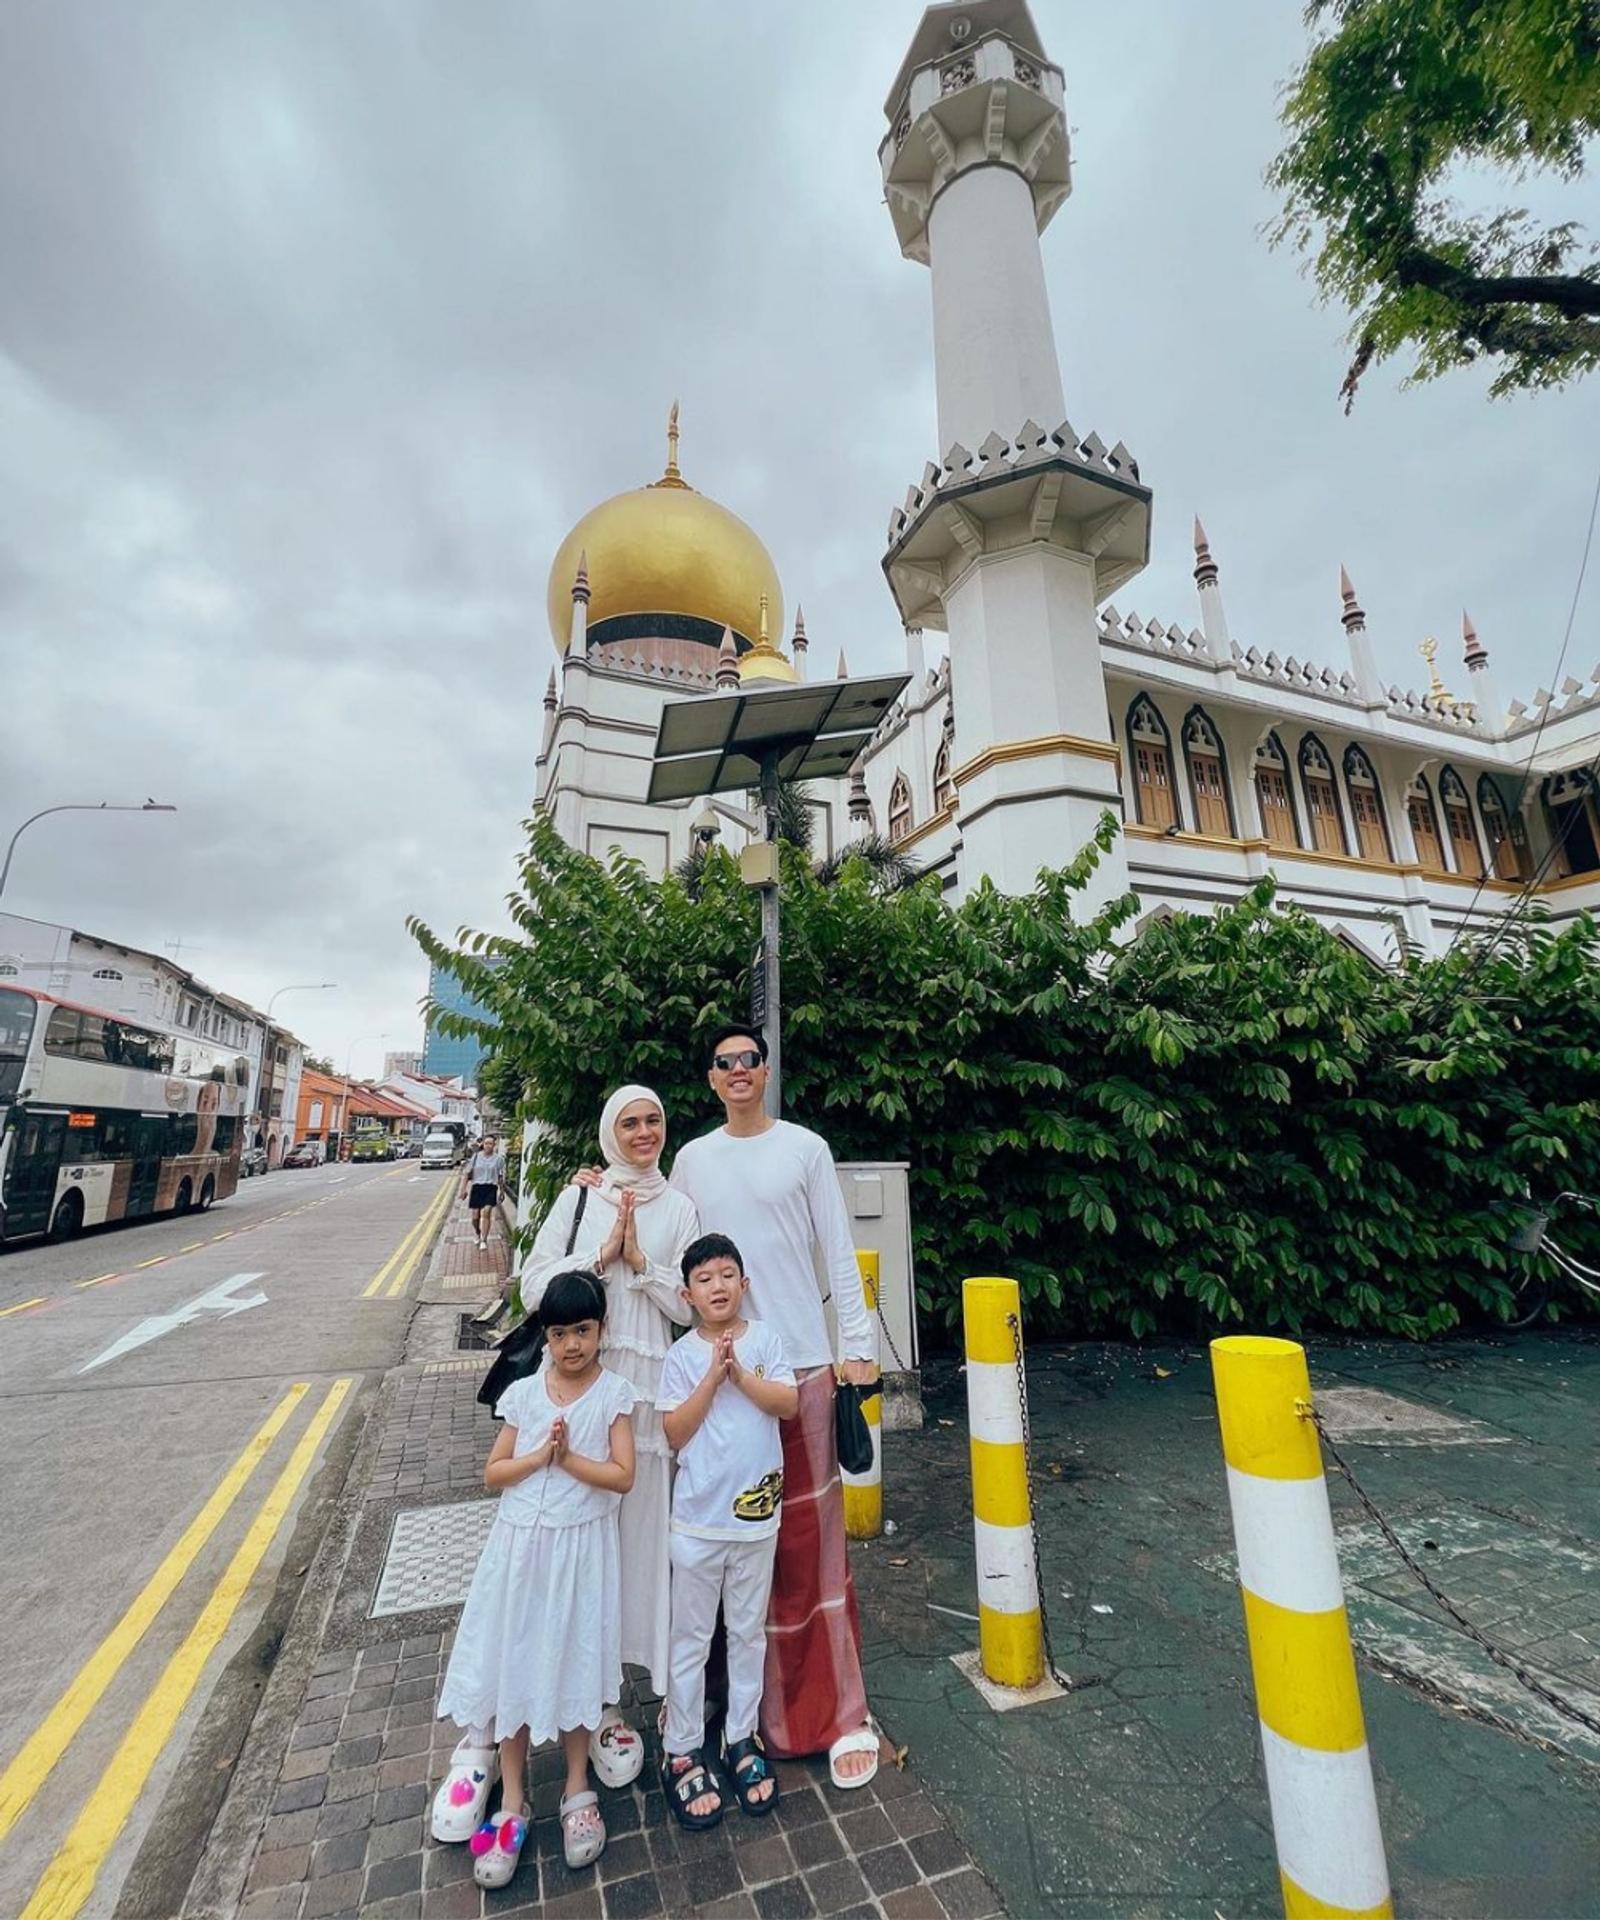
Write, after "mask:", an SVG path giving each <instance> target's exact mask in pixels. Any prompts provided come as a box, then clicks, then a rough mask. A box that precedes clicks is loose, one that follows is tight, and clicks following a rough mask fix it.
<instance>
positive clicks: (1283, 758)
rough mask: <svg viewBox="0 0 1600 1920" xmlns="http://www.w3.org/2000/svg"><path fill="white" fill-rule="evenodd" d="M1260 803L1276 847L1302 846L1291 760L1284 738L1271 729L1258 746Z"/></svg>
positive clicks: (1268, 835) (1263, 826)
mask: <svg viewBox="0 0 1600 1920" xmlns="http://www.w3.org/2000/svg"><path fill="white" fill-rule="evenodd" d="M1254 775H1255V787H1256V806H1257V808H1258V809H1259V811H1260V814H1261V831H1262V833H1263V834H1265V835H1266V839H1267V844H1268V845H1269V846H1273V847H1298V846H1299V844H1300V835H1299V831H1298V830H1297V828H1296V825H1295V817H1294V795H1293V794H1292V793H1291V792H1290V791H1289V760H1288V756H1287V755H1286V754H1285V753H1284V750H1283V742H1282V741H1281V740H1280V739H1279V738H1278V736H1277V735H1276V734H1275V733H1269V734H1268V735H1267V737H1266V739H1265V740H1263V741H1262V742H1261V745H1260V746H1259V747H1257V748H1256V761H1255V768H1254Z"/></svg>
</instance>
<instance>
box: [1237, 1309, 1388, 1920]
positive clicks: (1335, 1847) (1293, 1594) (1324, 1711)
mask: <svg viewBox="0 0 1600 1920" xmlns="http://www.w3.org/2000/svg"><path fill="white" fill-rule="evenodd" d="M1211 1373H1212V1378H1213V1380H1214V1381H1215V1383H1216V1390H1217V1418H1218V1421H1219V1422H1220V1424H1221V1427H1222V1452H1223V1456H1224V1458H1225V1459H1226V1461H1227V1467H1228V1500H1229V1503H1230V1505H1231V1506H1232V1508H1233V1532H1234V1539H1235V1541H1236V1543H1237V1545H1238V1549H1239V1584H1240V1586H1241V1587H1242V1588H1243V1590H1244V1618H1245V1630H1246V1633H1247V1635H1248V1637H1249V1641H1250V1667H1251V1672H1252V1674H1253V1676H1254V1679H1255V1689H1256V1709H1257V1712H1258V1714H1259V1715H1260V1721H1261V1747H1262V1753H1263V1755H1264V1758H1265V1761H1266V1770H1267V1794H1268V1797H1269V1798H1270V1800H1271V1803H1272V1831H1273V1835H1274V1838H1275V1839H1276V1842H1277V1848H1278V1873H1279V1879H1280V1880H1281V1882H1282V1887H1283V1909H1284V1913H1285V1915H1286V1916H1287V1920H1333V1917H1334V1916H1339V1917H1340V1920H1343V1917H1344V1916H1361V1920H1380V1916H1392V1914H1393V1912H1394V1908H1393V1906H1392V1904H1391V1903H1390V1899H1389V1870H1388V1867H1387V1865H1386V1864H1385V1861H1384V1854H1383V1834H1382V1831H1381V1830H1380V1828H1379V1825H1378V1803H1377V1799H1376V1797H1375V1795H1374V1793H1373V1788H1372V1760H1371V1756H1370V1755H1369V1754H1368V1752H1367V1736H1366V1728H1365V1725H1364V1723H1363V1721H1362V1717H1361V1695H1360V1692H1359V1691H1358V1689H1357V1686H1356V1663H1355V1655H1354V1654H1353V1653H1352V1652H1351V1648H1350V1623H1349V1620H1348V1619H1347V1618H1346V1615H1345V1607H1344V1587H1343V1585H1342V1583H1341V1581H1340V1579H1339V1558H1338V1553H1337V1550H1336V1548H1335V1546H1334V1539H1333V1516H1332V1513H1331V1512H1330V1510H1329V1507H1328V1483H1327V1481H1326V1480H1325V1479H1324V1478H1323V1474H1322V1449H1321V1448H1320V1447H1319V1446H1318V1444H1317V1430H1316V1427H1315V1425H1314V1424H1313V1422H1312V1420H1311V1377H1310V1375H1309V1374H1308V1373H1307V1371H1306V1355H1305V1349H1304V1348H1303V1347H1302V1346H1300V1345H1298V1344H1297V1343H1296V1342H1295V1341H1293V1340H1273V1339H1264V1338H1258V1337H1256V1336H1253V1335H1237V1336H1234V1337H1232V1338H1229V1339H1225V1340H1213V1341H1212V1343H1211Z"/></svg>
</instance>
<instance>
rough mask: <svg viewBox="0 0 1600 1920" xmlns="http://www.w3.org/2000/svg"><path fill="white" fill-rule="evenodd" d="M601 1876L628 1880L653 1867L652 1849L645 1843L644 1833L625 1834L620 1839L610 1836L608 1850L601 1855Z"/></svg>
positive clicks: (607, 1821) (607, 1824)
mask: <svg viewBox="0 0 1600 1920" xmlns="http://www.w3.org/2000/svg"><path fill="white" fill-rule="evenodd" d="M606 1826H607V1829H608V1836H609V1830H610V1827H611V1821H610V1817H609V1812H608V1816H607V1820H606ZM599 1864H600V1878H601V1879H602V1880H603V1881H606V1880H627V1879H630V1878H631V1877H632V1876H633V1875H634V1874H636V1873H648V1872H649V1871H650V1869H651V1865H652V1862H651V1859H650V1849H649V1848H648V1847H647V1846H646V1845H645V1839H644V1835H643V1834H642V1833H628V1834H624V1835H623V1836H622V1837H621V1838H620V1839H617V1838H613V1837H608V1838H607V1841H606V1850H605V1852H604V1853H603V1854H601V1856H600V1863H599Z"/></svg>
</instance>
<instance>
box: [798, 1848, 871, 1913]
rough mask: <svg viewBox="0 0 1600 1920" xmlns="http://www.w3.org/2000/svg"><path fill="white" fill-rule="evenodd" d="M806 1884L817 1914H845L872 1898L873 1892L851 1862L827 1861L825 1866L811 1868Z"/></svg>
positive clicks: (806, 1877)
mask: <svg viewBox="0 0 1600 1920" xmlns="http://www.w3.org/2000/svg"><path fill="white" fill-rule="evenodd" d="M805 1882H806V1886H807V1887H808V1888H809V1889H810V1893H811V1898H812V1899H813V1901H815V1903H816V1908H817V1912H818V1913H823V1914H835V1913H844V1912H846V1911H847V1910H848V1909H849V1908H851V1907H853V1906H859V1905H860V1904H861V1903H862V1902H863V1901H870V1900H871V1898H872V1889H871V1888H870V1887H869V1886H868V1885H867V1883H866V1881H865V1880H864V1879H863V1878H862V1874H861V1869H860V1868H859V1867H858V1866H857V1865H856V1863H855V1862H854V1861H853V1860H830V1861H829V1862H828V1863H827V1865H826V1866H820V1867H813V1868H811V1869H810V1871H809V1872H808V1873H807V1874H806V1876H805Z"/></svg>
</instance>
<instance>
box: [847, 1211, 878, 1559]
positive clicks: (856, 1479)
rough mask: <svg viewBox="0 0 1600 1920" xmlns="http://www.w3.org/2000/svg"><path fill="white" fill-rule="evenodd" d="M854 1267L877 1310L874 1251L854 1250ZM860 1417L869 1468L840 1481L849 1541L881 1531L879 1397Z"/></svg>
mask: <svg viewBox="0 0 1600 1920" xmlns="http://www.w3.org/2000/svg"><path fill="white" fill-rule="evenodd" d="M856 1264H857V1266H859V1267H860V1269H861V1286H862V1290H863V1291H864V1292H865V1294H866V1296H867V1311H868V1312H869V1313H871V1314H873V1315H874V1316H876V1314H877V1311H878V1255H877V1252H876V1251H875V1250H874V1249H871V1248H867V1247H857V1248H856ZM861 1413H862V1417H863V1418H864V1419H865V1420H866V1423H867V1431H868V1433H870V1434H871V1435H872V1465H871V1466H870V1467H868V1469H867V1470H866V1472H865V1473H846V1472H845V1471H844V1469H843V1468H842V1467H841V1468H840V1469H839V1478H840V1479H841V1480H842V1481H843V1482H844V1530H845V1532H846V1533H847V1534H849V1536H850V1538H851V1539H852V1540H876V1539H877V1537H878V1535H879V1534H880V1533H882V1532H883V1395H882V1393H881V1392H879V1393H875V1394H873V1395H872V1396H871V1398H870V1399H867V1400H863V1401H862V1403H861Z"/></svg>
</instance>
